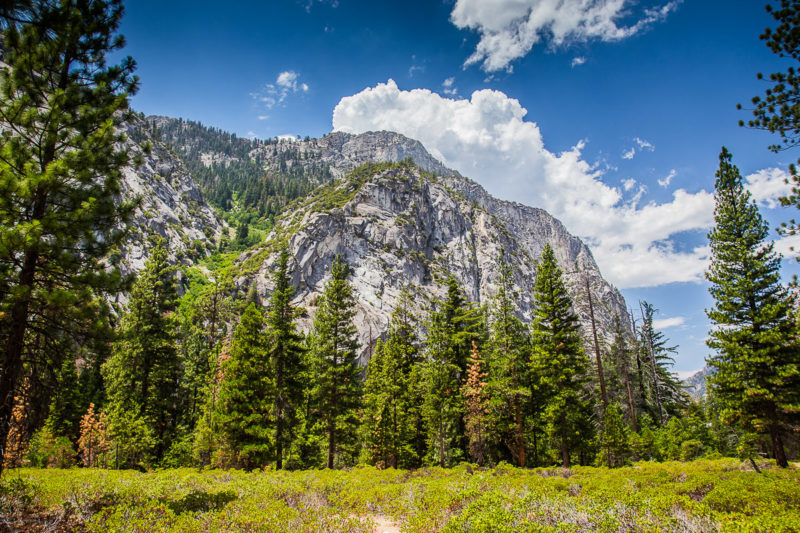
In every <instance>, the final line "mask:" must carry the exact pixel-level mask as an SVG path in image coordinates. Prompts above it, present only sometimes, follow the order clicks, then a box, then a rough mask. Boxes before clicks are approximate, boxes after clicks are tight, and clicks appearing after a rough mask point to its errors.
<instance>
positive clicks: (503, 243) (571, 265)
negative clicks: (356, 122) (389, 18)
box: [145, 117, 628, 362]
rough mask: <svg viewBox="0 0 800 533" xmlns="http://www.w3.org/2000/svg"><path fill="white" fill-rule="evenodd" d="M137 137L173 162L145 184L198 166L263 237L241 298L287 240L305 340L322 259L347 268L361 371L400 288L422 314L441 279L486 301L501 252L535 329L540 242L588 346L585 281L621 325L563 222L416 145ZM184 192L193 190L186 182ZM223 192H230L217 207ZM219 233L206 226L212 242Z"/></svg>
mask: <svg viewBox="0 0 800 533" xmlns="http://www.w3.org/2000/svg"><path fill="white" fill-rule="evenodd" d="M145 126H149V127H148V128H145V129H147V135H148V136H149V138H151V139H153V140H154V145H157V146H160V147H169V149H162V150H161V151H160V152H159V156H162V155H163V156H164V157H165V158H166V160H165V161H168V163H164V164H163V165H162V166H159V164H158V163H156V162H155V161H150V163H149V164H148V166H147V167H146V168H150V169H152V171H151V172H150V174H149V175H150V177H152V178H155V176H156V175H163V174H164V171H161V170H158V169H161V168H162V167H163V168H167V169H174V170H173V171H172V173H169V172H167V174H168V175H170V176H173V175H178V176H180V177H181V178H182V179H185V178H187V177H188V176H187V175H186V173H185V172H184V171H185V170H186V169H194V170H193V172H192V177H193V178H194V179H195V180H196V182H197V188H196V189H193V190H197V189H200V190H202V192H203V193H204V194H205V196H206V197H208V198H212V197H214V198H216V202H214V201H212V202H211V203H215V205H216V207H217V208H219V209H220V210H222V211H225V210H226V208H227V209H228V211H227V213H226V216H229V215H231V214H232V213H233V214H234V215H235V216H238V217H240V218H239V221H245V222H253V223H255V224H262V226H261V227H263V228H267V229H266V231H265V232H264V238H263V239H262V240H261V241H260V242H259V243H257V244H256V245H255V246H253V247H251V248H249V249H248V250H245V251H244V252H242V254H241V255H240V256H239V258H238V259H237V260H236V261H235V264H234V266H233V267H232V274H233V277H234V279H235V283H236V285H237V287H238V288H239V289H240V293H243V292H245V291H246V290H247V289H248V288H249V286H250V284H251V283H255V286H256V288H257V291H258V294H259V295H260V297H261V299H262V301H266V299H267V298H268V296H269V294H270V292H271V289H272V287H271V281H270V269H271V267H272V265H273V263H274V261H275V260H276V258H277V254H276V251H277V250H278V247H279V245H280V244H281V243H282V242H286V243H288V245H289V251H290V254H291V255H292V257H293V258H294V263H293V264H291V265H290V267H291V268H294V270H295V274H294V282H295V286H296V287H297V288H298V291H297V295H296V299H295V302H294V303H295V304H296V305H299V306H303V307H304V308H306V310H307V311H308V314H307V316H306V317H305V318H303V319H301V324H300V325H301V328H302V329H308V328H309V327H310V324H311V322H312V319H313V316H314V313H315V310H316V302H317V300H318V298H319V295H320V294H321V292H322V288H323V286H324V283H325V282H326V281H327V279H328V276H329V273H328V270H329V268H330V265H331V262H332V261H333V258H334V257H335V256H336V254H341V255H342V257H343V258H344V259H345V261H346V262H347V263H348V264H349V265H350V266H351V268H352V269H353V272H352V275H351V278H350V280H351V282H352V283H353V286H354V288H355V293H356V295H357V315H356V322H357V328H358V332H359V336H360V340H361V344H362V352H361V358H362V362H365V361H366V360H367V359H368V357H369V354H370V353H371V348H372V347H374V344H375V342H376V341H377V339H378V338H380V337H381V336H382V335H383V334H384V332H385V330H386V326H387V323H388V318H389V316H390V314H391V312H392V310H393V309H394V306H395V303H396V300H397V297H398V295H399V293H400V291H401V289H402V288H403V287H405V286H408V287H409V288H410V290H412V291H413V293H414V294H415V298H414V300H415V302H416V306H417V311H419V313H420V316H425V313H426V306H427V305H428V303H429V302H430V300H431V298H438V297H441V296H443V295H444V288H443V284H442V280H443V279H444V278H445V277H446V276H448V275H453V276H454V278H455V279H456V280H457V281H458V282H459V284H460V285H461V286H462V287H463V288H464V290H465V292H466V294H467V297H468V298H469V299H470V300H472V301H474V302H477V303H478V304H481V305H483V304H491V301H492V297H493V296H494V294H495V292H496V286H495V283H496V281H497V279H498V276H499V270H498V259H499V257H500V254H501V251H503V253H504V254H505V257H506V258H507V261H508V262H509V263H510V264H511V266H512V269H513V278H514V281H515V284H516V286H517V287H518V291H519V293H518V298H517V299H518V302H519V313H520V315H521V317H522V318H523V319H524V320H526V321H528V320H530V318H531V312H532V305H533V302H532V294H533V284H534V280H535V277H536V261H537V260H538V258H539V257H540V255H541V252H542V249H543V248H544V245H545V244H547V243H549V244H550V245H551V246H552V247H553V249H554V250H555V253H556V257H557V259H558V261H559V264H560V266H561V268H562V269H563V270H564V272H565V273H566V275H565V279H566V281H567V285H568V288H569V291H570V295H571V296H572V298H573V301H574V302H575V304H576V310H577V311H578V313H579V315H580V317H581V322H582V324H583V326H584V332H583V333H584V338H586V339H591V332H590V329H589V328H590V322H589V310H588V304H587V302H588V300H587V297H586V290H587V289H586V285H587V283H588V286H589V290H590V292H591V295H592V300H593V304H594V312H595V316H596V322H597V326H598V330H599V332H600V334H601V337H602V336H604V334H605V333H607V332H610V331H611V326H612V321H613V319H614V316H615V315H619V316H620V317H622V318H623V323H628V322H627V321H626V320H627V310H626V305H625V301H624V299H623V297H622V295H621V294H620V293H619V291H617V289H615V288H614V287H612V286H611V285H610V284H609V283H608V282H606V281H605V280H604V279H603V278H602V275H601V274H600V271H599V269H598V267H597V264H596V263H595V261H594V258H593V257H592V254H591V251H590V250H589V248H588V247H587V246H586V245H585V244H584V243H583V242H582V241H581V240H580V239H579V238H577V237H575V236H573V235H570V234H569V233H568V232H567V230H566V229H565V228H564V226H563V224H561V222H559V221H558V220H556V219H555V218H554V217H552V216H551V215H549V214H548V213H547V212H545V211H544V210H542V209H537V208H534V207H528V206H524V205H522V204H518V203H514V202H507V201H502V200H498V199H496V198H494V197H492V196H491V195H489V194H488V193H487V192H486V191H485V190H484V189H483V187H481V186H480V185H478V184H477V183H475V182H474V181H472V180H470V179H468V178H465V177H463V176H461V175H460V174H459V173H458V172H456V171H454V170H451V169H448V168H446V167H445V166H444V165H443V164H442V163H441V162H440V161H438V160H437V159H435V158H434V157H433V156H432V155H431V154H430V153H429V152H428V151H427V150H426V149H425V147H424V146H423V145H422V144H421V143H420V142H419V141H416V140H413V139H409V138H407V137H404V136H403V135H400V134H397V133H393V132H385V131H382V132H368V133H364V134H361V135H352V134H347V133H339V132H336V133H331V134H329V135H326V136H324V137H322V138H319V139H305V140H300V139H296V140H277V139H275V140H267V141H260V140H249V139H241V138H237V137H236V136H234V135H231V134H228V133H224V132H220V131H219V130H215V129H213V128H206V127H204V126H202V125H199V124H198V123H194V122H186V121H182V120H177V119H171V118H168V117H148V118H147V123H146V124H145ZM170 149H171V150H170ZM154 153H155V150H154ZM176 156H177V158H179V159H180V161H181V162H182V164H180V165H178V164H177V163H176V161H175V159H176ZM392 162H394V163H392ZM154 165H155V166H154ZM243 169H244V170H243ZM198 175H199V177H197V176H198ZM181 183H183V184H184V185H185V186H186V187H189V185H188V181H182V182H181ZM168 185H169V183H167V184H163V185H159V187H161V188H163V187H166V186H168ZM314 187H316V188H314ZM242 188H244V190H243V189H242ZM312 188H313V190H312V192H310V193H309V194H301V193H302V191H304V190H306V189H312ZM248 190H249V191H251V192H250V193H247V191H248ZM220 191H229V192H230V194H229V195H226V194H223V195H221V196H220ZM164 192H166V191H164ZM156 197H157V198H160V195H158V194H156ZM292 198H294V199H292ZM178 203H179V202H178ZM265 203H266V204H269V205H280V208H281V209H280V214H279V215H278V214H274V213H271V212H269V211H264V210H262V209H261V207H263V204H265ZM198 205H205V204H198ZM162 207H170V209H174V207H172V206H166V205H162ZM205 207H207V206H205ZM205 207H204V208H202V209H195V213H196V214H198V215H199V216H200V217H201V219H193V220H192V221H191V224H190V227H192V228H199V227H202V225H203V224H204V223H205V221H207V220H209V219H213V216H212V215H213V212H211V213H209V211H208V210H207V209H206V208H205ZM163 216H166V217H168V216H171V212H170V211H167V212H166V213H164V214H163ZM259 216H261V217H262V218H258V217H259ZM230 219H231V220H233V218H230ZM223 227H224V226H223V223H222V222H221V221H219V219H214V221H213V222H212V226H211V228H212V229H211V230H209V239H210V238H211V237H212V236H217V235H219V232H220V231H221V230H222V228H223ZM173 238H174V237H173ZM590 347H591V345H589V344H587V348H590ZM591 348H592V350H593V347H591ZM590 353H591V352H590Z"/></svg>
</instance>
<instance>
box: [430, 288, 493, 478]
mask: <svg viewBox="0 0 800 533" xmlns="http://www.w3.org/2000/svg"><path fill="white" fill-rule="evenodd" d="M446 283H447V296H446V297H445V298H444V299H442V300H440V301H438V302H434V306H435V309H434V310H433V311H432V312H431V316H430V323H429V325H428V338H427V341H426V356H427V357H426V361H425V363H424V365H423V368H422V369H421V370H420V373H421V374H422V378H421V381H420V387H421V389H422V391H423V398H424V404H423V413H424V417H425V423H426V426H427V433H428V460H429V461H431V462H433V463H438V464H439V465H440V466H447V465H449V464H451V463H452V462H454V461H456V460H458V459H460V458H462V457H464V455H465V454H466V453H467V442H466V439H465V433H464V430H465V427H464V420H463V414H464V412H463V406H464V404H463V401H462V398H461V385H462V382H463V380H465V379H466V370H467V361H468V358H469V353H470V348H471V346H472V342H473V341H476V342H478V343H482V342H483V340H484V337H485V329H484V323H483V316H482V315H481V313H480V310H479V309H478V308H476V307H475V306H474V305H472V304H470V303H469V302H467V300H466V298H465V297H464V295H463V293H462V290H461V287H460V286H459V285H458V282H457V281H456V280H455V278H454V277H453V276H450V277H449V278H448V279H447V282H446Z"/></svg>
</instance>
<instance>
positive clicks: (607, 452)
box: [597, 403, 630, 468]
mask: <svg viewBox="0 0 800 533" xmlns="http://www.w3.org/2000/svg"><path fill="white" fill-rule="evenodd" d="M598 447H599V449H600V453H598V455H597V464H598V465H602V464H607V465H608V467H609V468H615V467H619V466H622V465H624V464H625V463H626V462H627V460H628V457H629V455H630V447H629V444H628V428H627V426H625V424H624V423H623V421H622V413H621V410H620V407H619V404H617V403H610V404H608V406H607V407H606V409H605V412H604V413H603V422H602V424H601V426H600V434H599V435H598Z"/></svg>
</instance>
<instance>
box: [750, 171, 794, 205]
mask: <svg viewBox="0 0 800 533" xmlns="http://www.w3.org/2000/svg"><path fill="white" fill-rule="evenodd" d="M789 178H790V176H789V173H788V172H786V171H785V170H781V169H779V168H765V169H762V170H759V171H758V172H754V173H753V174H750V175H748V176H746V177H745V186H746V187H747V189H748V190H749V191H750V194H752V195H753V199H754V200H755V201H756V202H758V205H760V206H762V207H768V208H770V209H773V208H775V207H778V206H779V205H781V204H780V202H779V201H778V198H780V197H781V196H787V195H789V194H791V192H792V186H791V185H790V183H791V180H790V183H786V180H789Z"/></svg>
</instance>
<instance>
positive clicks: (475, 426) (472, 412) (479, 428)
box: [462, 341, 489, 464]
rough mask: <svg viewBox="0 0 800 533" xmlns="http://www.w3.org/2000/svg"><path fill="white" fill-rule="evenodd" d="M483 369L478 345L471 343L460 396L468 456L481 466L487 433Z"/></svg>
mask: <svg viewBox="0 0 800 533" xmlns="http://www.w3.org/2000/svg"><path fill="white" fill-rule="evenodd" d="M484 367H485V364H484V362H483V358H482V357H481V353H480V352H479V351H478V345H477V344H475V342H474V341H473V342H472V352H471V353H470V361H469V365H468V366H467V381H466V383H464V385H463V387H462V395H463V396H464V425H465V427H466V434H467V439H468V441H469V456H470V458H471V459H472V460H473V461H474V462H476V463H478V464H483V463H484V461H485V459H486V441H487V440H488V431H489V428H488V427H487V416H486V415H487V411H488V403H489V402H488V398H487V391H486V385H487V383H486V370H485V368H484Z"/></svg>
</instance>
